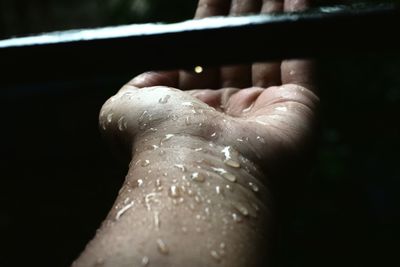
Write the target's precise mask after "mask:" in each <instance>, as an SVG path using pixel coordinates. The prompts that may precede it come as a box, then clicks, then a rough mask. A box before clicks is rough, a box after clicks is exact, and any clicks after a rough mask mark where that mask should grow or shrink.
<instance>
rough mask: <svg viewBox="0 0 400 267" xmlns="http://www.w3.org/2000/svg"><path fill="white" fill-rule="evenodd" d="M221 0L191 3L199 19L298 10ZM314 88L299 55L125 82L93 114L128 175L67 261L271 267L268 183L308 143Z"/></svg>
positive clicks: (293, 0)
mask: <svg viewBox="0 0 400 267" xmlns="http://www.w3.org/2000/svg"><path fill="white" fill-rule="evenodd" d="M230 2H231V1H228V0H200V3H199V7H198V10H197V13H196V17H197V18H200V17H205V16H212V15H226V14H228V13H229V14H231V15H237V14H245V13H249V12H254V13H257V12H260V10H261V12H271V11H282V10H285V11H292V10H300V9H303V8H305V7H306V1H304V0H300V1H299V0H285V1H274V0H264V1H261V0H259V1H257V0H243V1H242V0H233V1H232V5H230ZM261 2H263V3H261ZM297 41H299V40H293V42H294V44H295V42H297ZM266 53H268V51H266ZM214 89H215V90H214ZM314 90H315V89H314V86H313V77H312V64H311V63H310V62H308V61H303V60H291V61H283V62H274V63H256V64H253V65H250V66H230V67H223V68H220V69H218V68H209V69H205V70H204V71H203V72H202V73H199V74H196V73H190V72H186V71H168V72H165V71H164V72H148V73H144V74H142V75H139V76H138V77H136V78H134V79H133V80H132V81H131V82H129V83H128V84H127V85H125V86H124V87H123V88H122V89H121V90H120V91H119V92H118V93H117V94H116V95H115V96H113V97H112V98H110V99H109V100H108V101H107V102H106V103H105V104H104V106H103V108H102V111H101V114H100V125H101V128H102V130H103V132H104V134H105V135H106V136H107V137H108V138H109V139H110V140H111V142H112V143H113V144H114V146H115V147H117V148H118V149H122V150H127V151H129V152H130V153H131V155H130V156H131V157H132V158H131V162H130V168H129V173H128V175H127V177H126V180H125V182H124V185H123V187H122V189H121V190H120V193H119V195H118V198H117V201H116V203H115V205H114V207H113V209H112V210H111V211H110V213H109V215H108V217H107V219H106V221H105V222H104V223H103V226H102V227H101V229H100V230H99V231H98V232H97V235H96V237H95V238H94V239H93V240H92V242H91V243H90V244H89V245H88V246H87V247H86V249H85V251H84V252H83V253H82V255H81V257H80V258H79V259H78V260H77V261H76V262H75V265H74V266H100V265H101V266H132V265H135V266H139V265H140V264H142V266H147V265H148V264H149V261H150V264H151V266H229V267H234V266H237V267H239V266H268V265H267V264H266V261H268V260H269V258H268V257H266V255H268V253H269V252H270V251H269V249H268V247H270V246H271V229H272V225H273V223H271V220H273V218H274V216H273V215H271V214H272V213H273V212H272V210H273V209H272V207H271V206H272V203H271V202H272V201H271V188H270V182H271V180H277V179H279V178H280V177H279V176H285V175H282V173H285V172H287V171H288V170H291V171H294V172H296V171H297V169H296V168H295V167H294V166H295V165H294V162H296V161H297V159H301V158H302V157H303V156H304V153H305V152H306V151H307V149H308V148H309V143H310V142H309V141H310V139H311V137H312V135H313V128H314V127H313V125H314V121H315V109H316V106H317V104H318V97H317V96H316V95H315V94H314V92H313V91H314ZM272 243H273V242H272Z"/></svg>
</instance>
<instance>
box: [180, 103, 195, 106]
mask: <svg viewBox="0 0 400 267" xmlns="http://www.w3.org/2000/svg"><path fill="white" fill-rule="evenodd" d="M181 105H182V106H184V107H193V103H192V102H183V103H182V104H181Z"/></svg>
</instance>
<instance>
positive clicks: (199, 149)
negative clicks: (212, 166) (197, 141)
mask: <svg viewBox="0 0 400 267" xmlns="http://www.w3.org/2000/svg"><path fill="white" fill-rule="evenodd" d="M202 150H203V148H201V147H199V148H196V149H195V150H194V151H196V152H199V151H202Z"/></svg>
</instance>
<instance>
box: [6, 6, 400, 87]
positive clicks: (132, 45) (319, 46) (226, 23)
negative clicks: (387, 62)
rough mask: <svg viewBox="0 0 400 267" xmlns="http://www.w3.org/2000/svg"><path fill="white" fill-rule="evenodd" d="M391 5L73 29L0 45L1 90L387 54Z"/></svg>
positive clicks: (395, 20) (399, 18) (394, 14)
mask: <svg viewBox="0 0 400 267" xmlns="http://www.w3.org/2000/svg"><path fill="white" fill-rule="evenodd" d="M396 25H400V10H399V8H398V7H397V6H395V5H391V4H384V5H355V6H335V7H325V8H319V9H315V10H311V11H307V12H301V13H286V14H275V15H257V16H247V17H231V18H228V17H218V18H207V19H202V20H192V21H187V22H182V23H177V24H169V25H162V24H143V25H129V26H120V27H109V28H103V29H94V30H75V31H67V32H57V33H52V34H44V35H39V36H31V37H23V38H14V39H9V40H3V41H0V62H1V65H2V67H3V70H4V71H3V73H2V74H3V75H2V83H3V84H4V83H5V84H18V83H19V84H20V83H24V82H33V81H46V80H57V79H70V78H79V77H90V76H98V75H115V74H121V73H129V72H131V73H134V72H138V71H145V70H149V69H170V68H189V69H190V68H192V67H193V66H194V65H219V64H230V63H246V62H253V61H266V60H279V59H285V58H298V57H318V56H337V55H340V56H350V55H364V54H381V53H392V52H396V51H397V50H398V47H400V41H399V40H397V37H396V35H395V34H393V32H391V31H390V29H393V28H395V27H396Z"/></svg>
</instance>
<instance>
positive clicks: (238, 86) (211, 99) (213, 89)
mask: <svg viewBox="0 0 400 267" xmlns="http://www.w3.org/2000/svg"><path fill="white" fill-rule="evenodd" d="M261 2H262V3H261ZM307 2H308V1H307V0H301V1H298V0H285V1H278V0H264V1H261V0H234V1H232V3H231V1H228V0H200V2H199V5H198V9H197V12H196V16H195V17H196V18H203V17H207V16H216V15H228V14H229V15H243V14H248V13H258V12H260V13H270V12H281V11H298V10H302V9H305V8H306V7H307V5H308V3H307ZM297 41H299V40H293V42H294V43H295V42H297ZM266 53H268V51H266ZM313 82H314V81H313V65H312V63H311V62H310V61H306V60H285V61H282V62H274V63H255V64H253V65H247V66H229V67H222V68H209V69H205V70H203V71H202V72H201V73H195V72H187V71H165V72H147V73H144V74H142V75H139V76H137V77H136V78H134V79H133V80H132V81H130V82H129V83H128V84H127V85H126V86H125V87H124V88H123V89H122V90H121V91H120V94H119V95H122V94H124V93H127V92H131V93H134V92H136V91H137V90H146V93H148V97H152V93H151V92H154V90H164V91H163V92H165V94H168V92H167V91H165V89H166V88H164V89H162V88H161V87H158V88H157V89H156V88H151V89H149V87H155V86H166V87H172V88H177V89H181V90H185V91H182V92H178V91H173V92H171V96H172V95H176V96H178V97H179V95H181V94H188V95H190V96H193V97H195V98H196V100H195V99H191V98H190V97H189V96H185V97H183V99H184V100H182V101H181V102H184V101H186V102H187V101H189V102H190V101H192V102H193V103H199V105H201V104H202V103H205V104H207V105H209V106H210V107H213V108H214V109H215V111H214V112H211V114H209V115H208V116H211V117H215V118H218V119H217V120H215V119H214V120H213V121H212V123H211V124H213V125H211V124H209V125H208V124H207V123H204V124H202V126H198V125H195V124H191V125H187V124H185V125H184V126H183V128H185V129H182V132H185V131H186V130H187V128H188V127H189V128H190V127H195V128H198V129H194V131H193V132H194V133H196V132H199V133H202V132H204V128H210V129H208V130H207V131H205V132H206V134H210V136H203V137H204V138H206V139H210V140H219V141H220V143H221V144H222V143H223V144H224V145H231V146H233V147H234V148H235V149H236V150H238V151H239V152H240V153H241V154H243V155H245V156H246V157H248V158H249V159H250V160H252V161H254V162H255V163H260V164H261V165H262V166H265V167H267V168H268V170H269V172H271V171H273V172H275V169H279V170H277V171H281V172H282V169H281V167H282V166H286V167H288V166H289V164H290V163H289V162H290V159H292V160H293V159H295V160H296V159H298V157H299V156H300V157H302V154H303V153H304V152H305V151H306V150H307V149H308V146H309V145H310V138H311V137H312V135H313V130H314V121H315V109H316V106H317V104H318V101H319V100H318V97H317V96H316V95H315V94H314V90H315V88H314V84H313ZM162 94H163V93H161V95H162ZM156 95H157V94H156ZM159 97H160V98H161V97H162V96H159ZM153 99H155V98H153ZM155 100H158V99H155ZM199 100H200V101H201V102H202V103H200V101H199ZM113 105H119V104H118V102H114V104H113ZM132 105H135V103H132ZM149 105H150V106H151V107H143V110H141V111H139V110H137V111H135V108H131V107H127V110H124V111H121V113H136V114H139V115H140V114H141V112H143V111H144V110H147V108H148V109H149V110H154V112H161V113H163V112H164V111H163V108H165V106H164V105H160V103H156V101H155V102H154V103H151V104H150V103H149ZM172 108H175V109H176V110H179V109H182V108H183V109H185V107H182V106H181V103H179V101H178V102H177V103H176V104H175V107H172ZM187 108H190V107H186V109H187ZM103 114H105V112H104V113H103ZM176 116H178V117H183V116H184V112H182V113H181V114H179V113H177V114H176ZM189 117H190V116H189ZM136 119H137V118H136ZM204 120H205V121H209V120H208V119H207V118H204ZM103 122H104V123H106V122H105V120H104V118H103ZM209 122H210V121H209ZM104 123H103V125H104ZM172 124H174V122H172ZM201 128H203V129H201ZM212 129H214V130H212ZM217 129H220V131H218V130H217ZM137 130H138V129H136V130H134V131H135V132H136V131H137ZM214 133H215V135H216V136H211V135H213V134H214ZM165 134H168V133H165ZM196 134H197V133H196ZM289 167H290V166H289Z"/></svg>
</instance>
